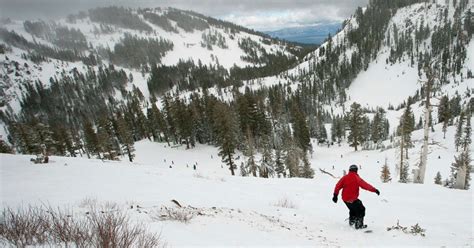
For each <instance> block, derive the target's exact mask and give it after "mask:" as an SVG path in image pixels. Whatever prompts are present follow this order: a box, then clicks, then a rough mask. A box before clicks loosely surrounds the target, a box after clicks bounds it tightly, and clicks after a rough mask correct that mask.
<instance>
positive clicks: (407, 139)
mask: <svg viewBox="0 0 474 248" xmlns="http://www.w3.org/2000/svg"><path fill="white" fill-rule="evenodd" d="M414 125H415V117H414V115H413V112H412V111H411V107H410V104H409V101H408V103H407V107H406V108H405V111H404V112H403V115H402V116H401V118H400V125H399V126H398V129H397V132H398V135H400V136H401V137H402V139H401V140H402V141H403V147H404V148H405V152H404V153H405V155H406V156H405V158H406V159H408V149H409V148H410V147H412V146H413V145H412V141H411V133H412V132H413V129H414Z"/></svg>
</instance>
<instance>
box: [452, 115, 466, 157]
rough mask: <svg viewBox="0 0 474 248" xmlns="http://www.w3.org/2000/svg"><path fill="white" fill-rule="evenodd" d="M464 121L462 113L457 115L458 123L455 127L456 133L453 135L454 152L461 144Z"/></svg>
mask: <svg viewBox="0 0 474 248" xmlns="http://www.w3.org/2000/svg"><path fill="white" fill-rule="evenodd" d="M464 119H465V113H464V111H461V114H460V115H459V119H458V123H457V125H456V133H455V134H454V145H455V147H456V152H457V151H458V150H459V147H460V146H461V142H462V135H463V133H462V131H463V125H464Z"/></svg>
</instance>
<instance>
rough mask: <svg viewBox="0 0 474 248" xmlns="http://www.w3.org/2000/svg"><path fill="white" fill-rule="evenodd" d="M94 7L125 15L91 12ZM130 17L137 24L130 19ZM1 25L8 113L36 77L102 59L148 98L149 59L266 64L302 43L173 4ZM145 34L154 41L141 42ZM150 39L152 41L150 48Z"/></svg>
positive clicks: (64, 73)
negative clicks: (124, 75) (296, 44)
mask: <svg viewBox="0 0 474 248" xmlns="http://www.w3.org/2000/svg"><path fill="white" fill-rule="evenodd" d="M95 12H97V13H96V15H99V16H101V15H104V16H105V15H112V16H113V14H116V15H124V16H125V17H123V18H122V19H121V17H120V16H117V17H116V18H112V17H110V16H108V18H106V17H107V16H106V17H104V18H103V19H100V18H99V19H97V17H95V19H93V18H92V17H91V16H92V15H93V13H95ZM110 13H112V14H110ZM127 18H129V19H131V20H132V21H133V22H137V23H138V24H141V25H138V24H137V23H132V24H133V25H132V24H128V23H127V22H126V21H127V20H128V19H127ZM134 25H136V26H134ZM0 29H1V34H0V41H1V43H0V44H1V45H2V46H1V51H3V52H2V53H3V55H2V56H1V57H0V63H1V64H2V68H1V75H2V80H1V81H0V103H1V105H0V109H2V110H3V111H11V112H13V113H18V112H19V111H20V110H21V108H20V106H19V105H20V101H21V100H22V98H23V96H24V93H25V92H24V91H25V87H26V85H27V84H34V83H36V81H37V80H39V81H40V82H41V84H42V85H43V86H44V87H46V88H47V87H49V86H50V79H51V78H57V79H60V78H62V77H74V73H75V71H78V72H80V73H87V71H88V70H89V69H90V68H92V69H93V70H95V71H98V67H100V66H104V65H109V64H113V65H114V66H115V68H117V69H121V70H124V72H125V73H126V74H127V75H129V76H130V75H131V78H130V79H129V80H130V83H129V84H128V85H127V86H126V87H127V89H128V91H131V90H132V89H133V87H137V88H138V89H139V90H140V91H141V93H142V94H143V95H144V97H145V99H149V98H150V96H151V95H152V94H150V92H149V89H148V86H147V80H149V77H150V70H151V67H153V65H154V63H159V65H160V66H176V65H177V64H178V63H180V62H185V61H190V62H191V63H193V64H196V65H199V66H208V67H209V68H210V67H216V68H219V67H222V68H224V69H226V70H229V69H230V68H232V67H234V66H236V67H241V68H244V67H247V66H249V67H253V66H255V67H262V66H265V65H266V63H267V62H268V57H267V56H287V57H288V58H291V59H296V56H295V55H294V53H295V52H297V51H299V50H300V48H299V47H295V46H294V45H292V44H289V43H285V42H282V41H279V40H275V39H272V38H270V37H269V36H266V35H264V34H263V33H257V32H255V31H253V30H248V29H246V28H244V27H240V26H237V25H234V24H232V23H227V22H223V21H220V20H216V19H213V18H210V17H205V16H202V15H200V14H197V13H194V12H190V11H182V10H178V9H173V8H164V9H162V8H156V9H135V10H129V9H121V8H116V7H110V8H99V9H94V10H90V11H89V13H88V14H86V13H84V12H81V13H79V14H77V15H69V16H68V17H67V18H63V19H58V20H54V21H52V20H34V21H31V20H10V19H6V20H2V22H1V23H0ZM147 41H148V42H149V43H151V44H148V45H146V44H145V43H144V42H147ZM134 42H135V43H134ZM139 42H141V43H139ZM163 43H164V44H163ZM152 45H155V47H152V48H148V47H147V46H150V47H151V46H152ZM168 45H169V46H168ZM125 48H127V49H130V48H134V50H133V49H131V50H129V51H127V50H125ZM120 49H122V50H120ZM161 50H162V51H161ZM155 53H156V54H155ZM111 54H115V55H114V56H111ZM150 54H153V56H154V57H153V59H152V58H151V55H150ZM136 56H141V57H140V58H134V57H136ZM148 56H150V58H147V57H148ZM136 60H138V62H133V64H132V62H130V61H136ZM212 83H214V82H212ZM116 98H118V99H120V98H122V97H120V96H116ZM2 126H3V125H2Z"/></svg>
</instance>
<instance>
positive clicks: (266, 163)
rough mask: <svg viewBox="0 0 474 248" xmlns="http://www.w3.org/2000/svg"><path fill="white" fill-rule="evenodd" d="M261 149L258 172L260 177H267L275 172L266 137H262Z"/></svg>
mask: <svg viewBox="0 0 474 248" xmlns="http://www.w3.org/2000/svg"><path fill="white" fill-rule="evenodd" d="M262 145H263V151H262V159H261V161H260V167H259V174H260V177H264V178H268V177H272V176H273V175H274V174H275V168H274V167H273V164H274V162H273V154H272V150H271V147H270V144H269V141H268V137H266V138H264V139H263V144H262Z"/></svg>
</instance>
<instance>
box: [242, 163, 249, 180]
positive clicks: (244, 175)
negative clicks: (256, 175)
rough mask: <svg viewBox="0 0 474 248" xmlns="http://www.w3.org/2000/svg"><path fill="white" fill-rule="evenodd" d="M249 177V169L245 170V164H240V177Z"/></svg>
mask: <svg viewBox="0 0 474 248" xmlns="http://www.w3.org/2000/svg"><path fill="white" fill-rule="evenodd" d="M248 175H249V174H248V172H247V168H245V164H244V162H242V163H241V164H240V176H242V177H246V176H248Z"/></svg>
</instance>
